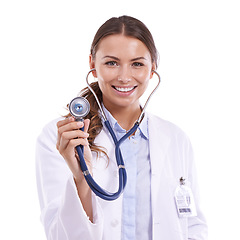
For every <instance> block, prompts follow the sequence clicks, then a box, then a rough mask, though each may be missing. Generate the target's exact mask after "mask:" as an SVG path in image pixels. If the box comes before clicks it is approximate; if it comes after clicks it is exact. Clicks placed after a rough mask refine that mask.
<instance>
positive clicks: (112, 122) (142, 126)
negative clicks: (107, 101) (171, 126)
mask: <svg viewBox="0 0 240 240" xmlns="http://www.w3.org/2000/svg"><path fill="white" fill-rule="evenodd" d="M102 108H103V111H104V113H105V115H106V117H107V119H108V121H109V122H110V125H111V127H112V128H113V129H114V130H115V131H117V132H119V133H124V134H125V133H126V130H125V129H123V128H122V127H121V126H120V125H119V124H118V122H117V120H116V119H115V118H114V117H113V116H112V114H111V113H110V112H109V111H108V110H107V109H106V107H105V106H104V104H102ZM102 121H104V119H103V117H102ZM139 130H140V134H141V135H142V136H143V137H144V138H145V139H149V134H148V117H147V116H146V114H145V116H144V118H143V120H142V122H141V123H140V125H139Z"/></svg>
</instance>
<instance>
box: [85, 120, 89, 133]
mask: <svg viewBox="0 0 240 240" xmlns="http://www.w3.org/2000/svg"><path fill="white" fill-rule="evenodd" d="M89 125H90V120H89V119H84V132H86V133H87V132H88V128H89Z"/></svg>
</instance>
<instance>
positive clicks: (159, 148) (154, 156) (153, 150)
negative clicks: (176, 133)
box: [148, 115, 170, 223]
mask: <svg viewBox="0 0 240 240" xmlns="http://www.w3.org/2000/svg"><path fill="white" fill-rule="evenodd" d="M148 119H149V120H148V123H149V126H148V127H149V149H150V161H151V198H152V215H153V223H159V221H160V220H159V217H158V214H157V213H156V211H155V209H156V207H155V206H156V204H157V196H158V192H159V185H160V178H161V174H162V170H163V167H164V163H165V161H166V152H167V149H168V146H169V143H170V138H169V136H168V135H167V134H166V127H167V126H166V124H165V121H163V120H161V119H159V118H157V117H156V116H154V115H151V116H149V118H148Z"/></svg>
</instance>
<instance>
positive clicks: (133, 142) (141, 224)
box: [103, 106, 152, 240]
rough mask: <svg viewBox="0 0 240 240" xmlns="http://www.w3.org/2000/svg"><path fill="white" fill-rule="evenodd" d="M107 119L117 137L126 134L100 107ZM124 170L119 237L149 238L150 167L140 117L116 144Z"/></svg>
mask: <svg viewBox="0 0 240 240" xmlns="http://www.w3.org/2000/svg"><path fill="white" fill-rule="evenodd" d="M103 110H104V112H105V114H106V117H107V119H108V121H109V122H110V124H111V127H112V128H113V131H114V132H115V134H116V136H117V138H118V139H120V138H121V137H122V136H124V135H125V134H126V130H125V129H123V128H122V127H121V126H120V125H119V124H118V123H117V120H116V119H114V117H113V116H112V115H111V113H110V112H109V111H108V110H107V109H106V108H105V107H104V106H103ZM120 149H121V152H122V155H123V160H124V163H125V168H126V172H127V184H126V187H125V189H124V192H123V208H122V240H135V239H136V240H151V239H152V213H151V168H150V155H149V136H148V119H147V117H144V118H143V120H142V122H141V124H140V126H139V128H138V129H137V131H136V133H135V134H134V136H131V137H130V138H128V139H126V140H125V141H124V142H123V143H122V144H121V146H120Z"/></svg>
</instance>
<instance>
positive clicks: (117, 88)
mask: <svg viewBox="0 0 240 240" xmlns="http://www.w3.org/2000/svg"><path fill="white" fill-rule="evenodd" d="M136 87H137V86H135V87H115V86H113V88H114V89H116V90H117V91H119V92H130V91H132V90H133V89H134V88H136Z"/></svg>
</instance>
